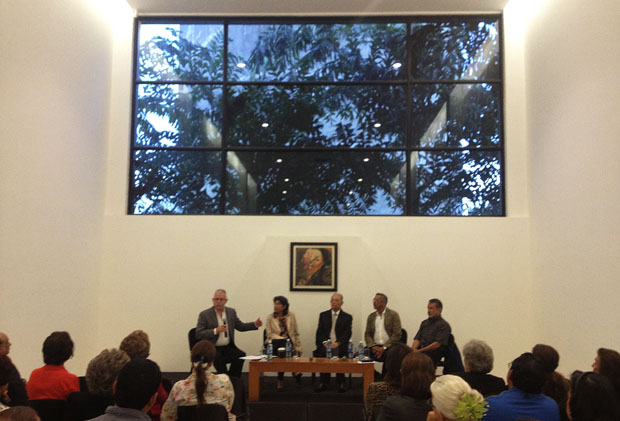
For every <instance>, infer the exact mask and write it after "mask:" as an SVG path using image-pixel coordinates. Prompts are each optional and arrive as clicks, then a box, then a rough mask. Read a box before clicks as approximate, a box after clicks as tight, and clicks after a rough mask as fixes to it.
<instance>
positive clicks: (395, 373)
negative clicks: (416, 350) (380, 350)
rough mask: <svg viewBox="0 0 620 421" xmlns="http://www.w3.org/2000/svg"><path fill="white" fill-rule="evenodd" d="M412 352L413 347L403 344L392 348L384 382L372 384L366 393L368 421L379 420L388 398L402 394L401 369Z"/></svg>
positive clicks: (386, 365) (393, 345)
mask: <svg viewBox="0 0 620 421" xmlns="http://www.w3.org/2000/svg"><path fill="white" fill-rule="evenodd" d="M411 352H413V350H412V349H411V347H408V346H407V345H405V344H403V343H401V342H395V343H393V344H392V346H391V347H390V352H388V354H387V357H386V358H385V378H384V381H381V382H373V383H371V384H370V386H369V387H368V391H367V392H366V401H365V407H366V419H367V420H368V421H374V420H375V419H377V416H378V415H379V409H380V407H381V405H382V404H383V402H384V401H385V400H386V399H387V398H389V397H390V396H395V395H398V394H399V393H400V382H401V377H400V367H401V365H402V362H403V359H404V358H405V357H406V356H407V355H408V354H410V353H411Z"/></svg>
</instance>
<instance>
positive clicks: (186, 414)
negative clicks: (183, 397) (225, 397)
mask: <svg viewBox="0 0 620 421" xmlns="http://www.w3.org/2000/svg"><path fill="white" fill-rule="evenodd" d="M177 416H178V419H179V421H228V411H226V408H225V407H224V406H222V405H218V404H207V405H192V406H179V408H178V409H177Z"/></svg>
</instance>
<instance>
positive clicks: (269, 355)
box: [267, 341, 273, 361]
mask: <svg viewBox="0 0 620 421" xmlns="http://www.w3.org/2000/svg"><path fill="white" fill-rule="evenodd" d="M272 359H273V344H272V343H271V341H269V343H268V344H267V361H271V360H272Z"/></svg>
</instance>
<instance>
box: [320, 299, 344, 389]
mask: <svg viewBox="0 0 620 421" xmlns="http://www.w3.org/2000/svg"><path fill="white" fill-rule="evenodd" d="M343 303H344V299H343V297H342V294H340V293H338V292H336V293H334V294H332V296H331V299H330V300H329V304H330V307H331V308H330V309H329V310H326V311H323V312H322V313H321V314H319V324H318V326H317V328H316V335H315V343H316V350H315V351H314V356H315V357H323V358H324V357H325V356H326V347H327V340H328V339H329V340H331V344H332V355H334V356H336V357H340V358H343V357H346V355H347V346H348V345H349V340H351V329H352V325H353V316H351V315H350V314H349V313H346V312H345V311H344V310H342V304H343ZM329 377H330V374H329V373H321V381H320V382H319V385H318V387H317V388H316V391H317V392H322V391H324V390H327V383H328V382H329ZM336 383H337V384H338V392H341V393H342V392H344V391H345V388H344V373H338V374H336Z"/></svg>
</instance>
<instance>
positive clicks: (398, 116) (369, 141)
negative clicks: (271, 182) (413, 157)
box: [228, 85, 406, 147]
mask: <svg viewBox="0 0 620 421" xmlns="http://www.w3.org/2000/svg"><path fill="white" fill-rule="evenodd" d="M395 104H400V106H395ZM405 104H406V98H405V90H404V87H402V86H351V85H348V86H301V87H299V86H298V87H295V86H237V87H234V88H233V89H232V98H231V100H230V101H229V109H230V113H231V118H230V120H229V121H230V122H231V123H230V124H231V126H230V130H229V133H228V135H229V139H230V140H229V142H230V144H234V145H244V146H294V147H307V146H323V147H380V146H393V147H397V146H404V145H405V142H406V129H405V124H406V106H405Z"/></svg>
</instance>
